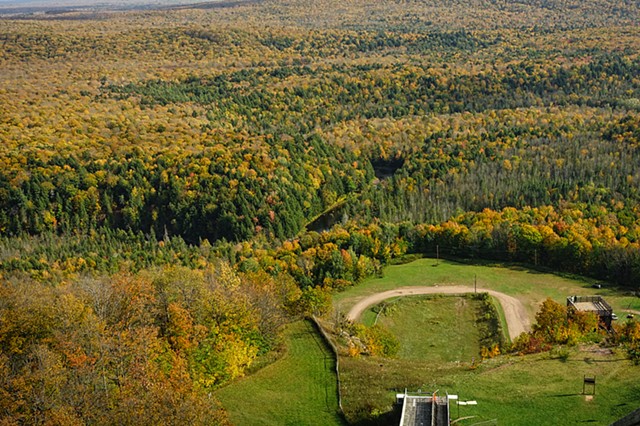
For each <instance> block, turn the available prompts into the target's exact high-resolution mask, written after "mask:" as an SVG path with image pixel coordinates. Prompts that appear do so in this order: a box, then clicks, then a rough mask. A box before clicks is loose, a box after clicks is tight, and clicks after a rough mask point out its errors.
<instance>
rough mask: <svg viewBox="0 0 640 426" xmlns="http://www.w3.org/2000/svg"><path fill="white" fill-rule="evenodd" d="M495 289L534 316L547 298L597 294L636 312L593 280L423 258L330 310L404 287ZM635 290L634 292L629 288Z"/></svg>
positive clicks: (387, 272) (631, 301) (634, 301)
mask: <svg viewBox="0 0 640 426" xmlns="http://www.w3.org/2000/svg"><path fill="white" fill-rule="evenodd" d="M474 282H475V283H477V286H478V288H487V289H492V290H496V291H499V292H502V293H505V294H508V295H510V296H513V297H516V298H518V299H520V300H521V301H522V303H523V304H524V306H525V307H526V308H527V310H528V311H529V314H530V315H531V318H533V317H534V315H535V313H536V311H537V310H538V307H539V305H540V303H541V302H542V301H543V300H544V299H546V298H547V297H551V298H552V299H553V300H555V301H557V302H560V303H563V304H564V303H566V299H567V297H568V296H572V295H585V296H589V295H600V296H603V297H604V298H605V299H606V300H607V302H609V304H611V306H612V307H613V308H614V311H615V312H623V311H624V310H626V309H632V310H637V311H640V298H638V297H635V296H633V292H632V290H631V289H618V288H615V287H613V286H608V285H604V286H603V287H602V288H600V289H597V288H592V284H594V283H595V282H596V281H595V280H593V279H587V278H585V279H581V278H579V277H575V278H566V277H563V276H559V275H555V274H551V273H543V272H538V271H533V270H529V269H526V268H522V267H517V266H505V267H496V266H485V265H470V264H464V263H458V262H453V261H449V260H442V259H441V260H439V261H437V260H436V259H430V258H424V259H418V260H415V261H413V262H411V263H407V264H403V265H393V266H389V267H386V268H385V269H384V277H382V278H370V279H368V280H365V281H364V282H363V283H361V284H359V285H357V286H354V287H352V288H349V289H347V290H345V291H343V292H341V293H336V294H335V295H334V298H333V300H334V308H335V309H336V310H338V311H340V312H345V313H346V312H347V311H348V310H349V308H350V307H351V306H353V305H354V304H355V303H356V302H357V301H358V300H360V299H362V298H364V297H366V296H369V295H371V294H374V293H379V292H382V291H386V290H392V289H394V288H397V287H404V286H432V285H439V286H443V285H466V286H470V287H473V286H474ZM633 290H636V289H633Z"/></svg>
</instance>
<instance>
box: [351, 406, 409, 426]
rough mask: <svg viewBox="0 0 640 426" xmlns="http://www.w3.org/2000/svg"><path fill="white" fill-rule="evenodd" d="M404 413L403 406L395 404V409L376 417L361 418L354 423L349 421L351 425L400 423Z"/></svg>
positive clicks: (384, 425) (382, 425)
mask: <svg viewBox="0 0 640 426" xmlns="http://www.w3.org/2000/svg"><path fill="white" fill-rule="evenodd" d="M401 415H402V406H401V405H395V406H394V409H393V410H391V411H388V412H386V413H381V414H379V415H378V416H375V417H369V418H366V419H360V420H357V421H355V422H354V423H348V424H349V425H350V426H388V425H397V424H399V423H400V416H401Z"/></svg>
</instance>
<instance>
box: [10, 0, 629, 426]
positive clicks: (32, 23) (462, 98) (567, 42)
mask: <svg viewBox="0 0 640 426" xmlns="http://www.w3.org/2000/svg"><path fill="white" fill-rule="evenodd" d="M205 6H206V7H205ZM638 22H640V8H639V7H638V4H637V3H635V2H629V1H622V0H607V1H604V2H595V1H577V0H576V1H571V0H570V1H544V2H542V1H511V0H507V1H501V2H495V1H493V2H486V1H484V0H473V1H471V2H457V1H435V2H431V3H429V4H427V3H424V2H417V1H402V2H389V1H381V2H376V3H375V4H371V3H370V2H363V1H356V2H350V3H348V4H343V3H340V2H333V1H329V0H323V1H320V2H306V1H304V0H300V1H298V0H295V1H291V2H280V1H275V0H273V1H263V2H243V1H239V2H233V3H229V4H227V3H224V4H219V5H215V4H208V5H192V6H185V7H180V8H169V7H167V8H161V9H159V10H139V11H113V12H110V11H108V10H100V11H99V12H91V11H90V10H80V11H73V10H68V11H65V12H60V13H56V14H31V13H26V14H23V15H15V16H4V17H3V16H0V46H1V48H0V141H1V142H2V143H0V161H1V162H2V163H1V167H0V396H1V397H0V419H2V422H3V424H4V423H6V424H25V423H27V424H114V423H118V424H158V423H163V424H184V423H189V424H215V423H220V424H224V423H225V422H226V421H227V420H226V417H225V414H224V410H223V408H222V407H220V406H219V404H218V403H217V402H216V401H215V399H214V398H212V397H211V396H210V392H211V391H212V390H213V389H215V388H217V387H219V386H221V385H223V384H225V383H228V382H229V381H230V380H233V379H235V378H237V377H240V376H242V375H244V374H246V372H248V371H251V369H252V368H254V367H255V365H258V364H259V363H260V362H261V360H262V359H264V358H268V357H269V356H271V355H270V354H273V353H274V352H277V350H278V348H279V345H280V334H281V330H282V327H283V326H284V325H285V324H286V323H287V322H289V321H292V320H293V319H295V318H300V317H303V316H309V315H313V314H322V313H324V312H327V311H328V310H329V309H330V294H331V292H332V291H339V290H340V289H341V288H345V287H347V286H351V285H354V284H356V283H358V282H360V281H361V280H362V279H364V278H366V277H368V276H372V275H375V274H383V273H384V270H383V267H384V265H386V264H388V263H389V262H392V261H393V260H394V258H397V257H401V256H403V255H406V254H412V253H413V254H417V255H423V254H424V255H435V254H436V253H438V255H441V256H455V257H458V258H472V259H490V260H500V261H511V262H521V263H525V264H528V265H530V266H532V267H545V268H551V269H553V270H557V271H566V272H577V273H581V274H584V275H588V276H591V277H595V278H598V279H603V280H608V281H611V282H615V283H617V284H619V285H622V286H627V287H630V288H634V289H635V288H636V287H637V286H638V283H639V282H640V169H638V167H637V166H638V164H640V56H639V49H640V27H639V26H638ZM167 390H170V391H171V392H167ZM150 412H151V413H153V414H154V416H155V417H154V416H148V415H147V413H150Z"/></svg>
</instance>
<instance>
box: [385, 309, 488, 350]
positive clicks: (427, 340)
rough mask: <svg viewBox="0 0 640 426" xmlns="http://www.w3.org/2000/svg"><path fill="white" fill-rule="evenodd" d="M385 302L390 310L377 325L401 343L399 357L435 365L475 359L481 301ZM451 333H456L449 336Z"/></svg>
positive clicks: (477, 348) (477, 346)
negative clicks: (477, 316) (477, 322)
mask: <svg viewBox="0 0 640 426" xmlns="http://www.w3.org/2000/svg"><path fill="white" fill-rule="evenodd" d="M386 303H387V304H388V306H389V308H387V311H386V313H385V314H383V315H380V316H379V318H378V323H379V324H381V325H383V326H385V327H386V328H387V329H389V330H390V331H391V332H393V334H394V335H395V336H396V337H397V338H398V340H399V341H400V351H399V352H398V358H401V359H408V360H423V361H438V362H455V361H467V362H469V361H471V360H472V358H474V357H475V358H478V355H479V353H480V346H479V338H480V337H479V333H478V330H477V327H476V314H477V312H478V310H479V309H480V302H478V301H475V300H472V299H470V298H466V297H452V296H417V297H411V298H399V299H395V300H393V301H387V302H386ZM407 325H410V326H409V327H407ZM453 330H455V333H449V332H450V331H453ZM444 331H446V332H448V333H444Z"/></svg>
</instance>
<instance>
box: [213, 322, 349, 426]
mask: <svg viewBox="0 0 640 426" xmlns="http://www.w3.org/2000/svg"><path fill="white" fill-rule="evenodd" d="M285 338H286V340H287V350H286V353H285V355H284V356H283V357H282V358H281V359H279V360H278V361H276V362H275V363H273V364H271V365H268V366H266V367H265V368H263V369H261V370H259V371H257V372H256V373H255V374H252V375H251V376H249V377H246V378H244V379H242V380H239V381H237V382H235V383H232V384H230V385H228V386H226V387H224V388H222V389H220V390H219V391H217V392H216V396H217V397H218V399H219V400H220V402H221V403H222V405H223V406H224V407H225V408H226V409H227V411H228V413H229V417H230V419H231V421H232V423H233V424H235V425H238V426H242V425H251V426H254V425H279V426H281V425H292V426H293V425H296V426H298V425H318V426H324V425H342V424H344V423H343V421H342V420H341V417H340V415H339V414H338V398H337V380H336V375H335V360H334V357H333V355H332V353H331V351H330V349H329V348H328V347H327V346H326V344H325V342H324V341H323V340H322V337H321V336H320V334H319V333H318V331H317V330H316V329H315V328H314V326H313V324H311V323H309V322H306V321H305V322H297V323H294V324H291V325H290V326H289V327H288V329H287V332H286V336H285Z"/></svg>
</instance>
